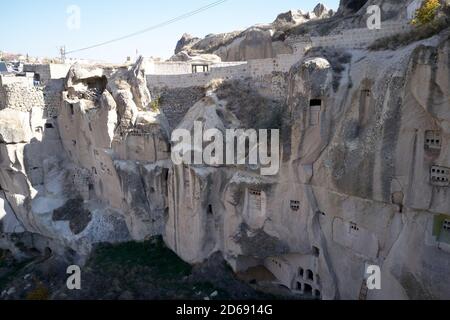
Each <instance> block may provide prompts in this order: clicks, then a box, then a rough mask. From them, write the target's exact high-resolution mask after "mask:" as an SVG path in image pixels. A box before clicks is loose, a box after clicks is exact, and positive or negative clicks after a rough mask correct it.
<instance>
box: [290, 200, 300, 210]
mask: <svg viewBox="0 0 450 320" xmlns="http://www.w3.org/2000/svg"><path fill="white" fill-rule="evenodd" d="M291 209H292V210H293V211H298V210H300V201H296V200H291Z"/></svg>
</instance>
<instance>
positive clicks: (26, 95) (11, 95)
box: [0, 77, 45, 111]
mask: <svg viewBox="0 0 450 320" xmlns="http://www.w3.org/2000/svg"><path fill="white" fill-rule="evenodd" d="M44 105H45V102H44V94H43V90H42V89H41V88H39V87H35V86H34V85H33V82H32V78H31V81H30V78H27V77H2V78H1V80H0V109H5V108H11V109H15V110H19V111H30V110H31V108H33V107H42V108H43V107H44Z"/></svg>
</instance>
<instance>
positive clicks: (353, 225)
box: [349, 222, 359, 233]
mask: <svg viewBox="0 0 450 320" xmlns="http://www.w3.org/2000/svg"><path fill="white" fill-rule="evenodd" d="M358 231H359V227H358V225H357V224H356V223H354V222H351V223H350V228H349V233H354V232H358Z"/></svg>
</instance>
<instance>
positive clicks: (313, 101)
mask: <svg viewBox="0 0 450 320" xmlns="http://www.w3.org/2000/svg"><path fill="white" fill-rule="evenodd" d="M309 106H310V107H321V106H322V100H320V99H311V100H309Z"/></svg>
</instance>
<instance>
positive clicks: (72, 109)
mask: <svg viewBox="0 0 450 320" xmlns="http://www.w3.org/2000/svg"><path fill="white" fill-rule="evenodd" d="M70 114H71V115H74V114H75V111H74V108H73V104H70Z"/></svg>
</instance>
